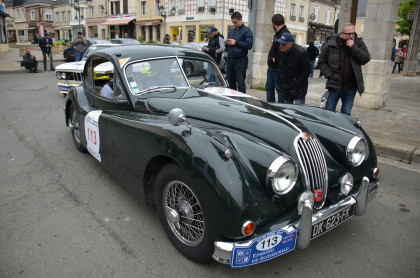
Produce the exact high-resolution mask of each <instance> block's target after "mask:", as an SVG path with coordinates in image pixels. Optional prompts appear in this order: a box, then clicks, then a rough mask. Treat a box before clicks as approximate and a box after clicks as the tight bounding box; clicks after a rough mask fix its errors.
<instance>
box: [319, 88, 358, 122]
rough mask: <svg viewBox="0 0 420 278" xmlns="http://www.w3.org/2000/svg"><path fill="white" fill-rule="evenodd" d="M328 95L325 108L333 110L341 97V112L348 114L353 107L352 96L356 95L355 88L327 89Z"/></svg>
mask: <svg viewBox="0 0 420 278" xmlns="http://www.w3.org/2000/svg"><path fill="white" fill-rule="evenodd" d="M328 92H329V95H328V100H327V104H326V105H325V108H326V109H328V110H332V111H335V108H336V107H337V103H338V101H339V100H340V99H341V113H343V114H346V115H349V116H350V114H351V109H352V108H353V102H354V98H355V96H356V89H354V88H353V89H348V90H338V91H337V90H334V89H328Z"/></svg>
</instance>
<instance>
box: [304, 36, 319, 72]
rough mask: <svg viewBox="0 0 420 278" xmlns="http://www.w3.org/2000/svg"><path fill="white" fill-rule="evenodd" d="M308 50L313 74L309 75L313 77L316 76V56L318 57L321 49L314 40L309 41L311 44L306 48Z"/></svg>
mask: <svg viewBox="0 0 420 278" xmlns="http://www.w3.org/2000/svg"><path fill="white" fill-rule="evenodd" d="M306 52H308V56H309V63H310V65H311V74H309V77H310V78H313V77H314V64H315V60H316V57H318V55H319V50H318V48H316V47H315V45H314V41H310V42H309V46H308V48H307V49H306Z"/></svg>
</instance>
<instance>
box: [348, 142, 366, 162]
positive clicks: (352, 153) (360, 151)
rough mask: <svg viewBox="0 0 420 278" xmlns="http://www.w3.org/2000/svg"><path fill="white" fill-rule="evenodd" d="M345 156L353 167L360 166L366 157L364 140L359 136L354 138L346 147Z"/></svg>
mask: <svg viewBox="0 0 420 278" xmlns="http://www.w3.org/2000/svg"><path fill="white" fill-rule="evenodd" d="M346 156H347V159H348V160H349V161H350V163H351V164H352V165H353V166H359V165H360V164H362V162H363V160H364V159H365V157H366V143H365V140H363V138H361V137H359V136H354V137H353V138H352V139H351V140H350V143H349V144H348V145H347V150H346Z"/></svg>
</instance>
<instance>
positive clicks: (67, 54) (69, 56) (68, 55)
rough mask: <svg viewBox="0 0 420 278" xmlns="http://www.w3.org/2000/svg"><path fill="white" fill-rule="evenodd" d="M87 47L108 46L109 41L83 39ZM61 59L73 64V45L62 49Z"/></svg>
mask: <svg viewBox="0 0 420 278" xmlns="http://www.w3.org/2000/svg"><path fill="white" fill-rule="evenodd" d="M85 40H86V43H87V46H88V47H89V46H91V45H92V44H99V43H100V44H109V41H107V40H104V39H98V38H85ZM63 57H64V59H66V62H74V60H75V55H74V47H73V45H71V44H70V45H69V46H68V47H66V49H64V52H63Z"/></svg>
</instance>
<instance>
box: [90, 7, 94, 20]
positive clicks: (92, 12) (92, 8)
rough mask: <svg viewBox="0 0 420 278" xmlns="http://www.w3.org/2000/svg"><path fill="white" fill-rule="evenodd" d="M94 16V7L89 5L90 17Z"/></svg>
mask: <svg viewBox="0 0 420 278" xmlns="http://www.w3.org/2000/svg"><path fill="white" fill-rule="evenodd" d="M94 17H95V9H94V7H93V6H92V7H90V18H94Z"/></svg>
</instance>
